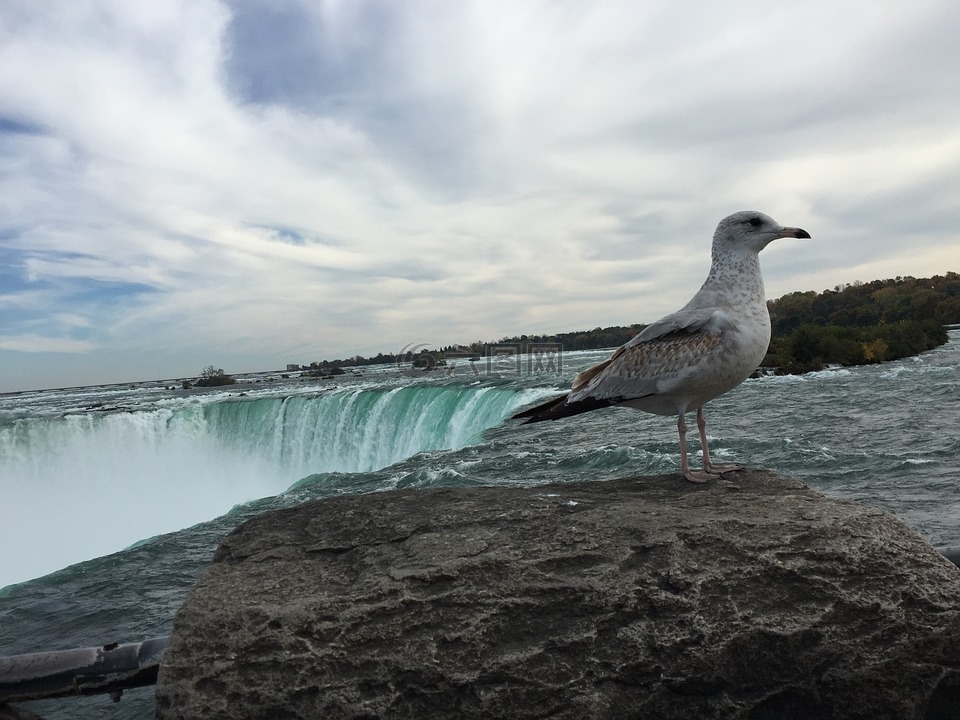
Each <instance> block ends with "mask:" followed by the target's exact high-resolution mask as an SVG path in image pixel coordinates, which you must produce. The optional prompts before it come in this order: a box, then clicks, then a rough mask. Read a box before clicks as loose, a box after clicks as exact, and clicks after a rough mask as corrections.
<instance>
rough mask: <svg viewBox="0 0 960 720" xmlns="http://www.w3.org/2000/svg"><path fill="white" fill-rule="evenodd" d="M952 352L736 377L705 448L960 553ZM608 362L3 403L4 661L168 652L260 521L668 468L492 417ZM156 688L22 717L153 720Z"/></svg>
mask: <svg viewBox="0 0 960 720" xmlns="http://www.w3.org/2000/svg"><path fill="white" fill-rule="evenodd" d="M958 341H960V333H958V332H956V331H954V332H952V333H951V342H950V343H948V344H947V345H945V346H943V347H941V348H938V349H937V350H934V351H932V352H929V353H926V354H924V355H923V356H920V357H918V358H911V359H907V360H904V361H900V362H895V363H887V364H884V365H876V366H869V367H862V368H851V369H841V370H834V371H826V372H821V373H813V374H810V375H805V376H801V377H765V378H759V379H756V380H749V381H747V382H746V383H744V384H743V385H741V386H740V387H739V388H737V389H736V390H735V391H733V392H731V393H729V394H728V395H726V396H724V397H722V398H719V399H717V400H715V401H714V402H712V403H711V404H710V405H709V406H708V412H707V420H708V423H709V427H708V434H709V437H710V443H711V452H712V454H713V455H714V456H715V457H716V458H717V459H718V460H719V461H721V462H731V461H735V462H741V463H744V464H747V465H752V466H762V467H768V468H771V469H774V470H776V471H778V472H781V473H782V474H785V475H791V476H794V477H799V478H801V479H803V480H804V481H806V482H807V483H808V484H810V485H811V486H813V487H815V488H817V489H819V490H821V491H822V492H824V493H826V494H828V495H833V496H836V497H843V498H847V499H854V500H859V501H862V502H866V503H870V504H873V505H877V506H879V507H883V508H884V509H887V510H889V511H891V512H893V513H895V514H897V515H898V516H899V517H901V518H902V519H903V520H904V521H905V522H907V523H908V524H910V525H911V526H912V527H914V528H915V529H917V531H918V532H920V533H921V534H922V535H924V536H925V537H926V538H928V539H929V540H930V542H932V543H934V544H936V545H949V544H960V490H958V488H957V482H956V480H957V478H958V477H960V472H958V470H960V438H958V428H960V382H958V380H960V343H958ZM608 354H609V353H608V352H587V353H572V354H567V355H565V356H564V357H563V367H562V370H561V371H559V372H556V371H554V370H555V368H552V369H551V371H550V372H541V373H538V374H535V373H530V372H527V371H526V368H525V367H521V366H518V367H517V368H511V369H510V371H501V370H500V369H498V368H497V367H478V366H470V365H463V366H457V367H454V368H447V369H444V370H443V371H442V372H440V371H435V372H434V373H431V374H429V375H427V376H416V377H414V376H411V375H409V374H404V373H400V372H398V371H397V369H396V368H381V369H379V370H377V371H375V372H366V373H364V374H363V375H361V376H350V377H347V378H343V377H341V378H337V379H336V380H335V381H315V382H311V383H300V382H295V381H290V382H287V383H285V384H279V383H273V384H270V383H259V384H249V385H242V386H234V387H232V388H230V389H228V390H227V391H222V390H217V391H207V392H190V393H185V392H183V391H179V390H177V391H171V390H167V389H165V388H163V387H162V385H160V384H143V385H135V386H125V387H122V388H117V387H113V388H83V389H79V390H71V391H51V392H45V393H24V394H21V395H17V396H3V397H0V504H2V506H3V508H4V509H7V508H14V509H15V510H14V511H13V512H7V513H4V517H5V521H4V524H3V526H2V528H0V548H2V550H0V586H2V585H8V586H7V587H6V588H5V589H3V590H0V655H9V654H15V653H21V652H31V651H35V650H50V649H57V648H68V647H76V646H86V645H98V644H102V643H105V642H109V641H118V642H130V641H137V640H141V639H144V638H147V637H153V636H158V635H166V634H168V633H169V632H170V628H171V622H172V618H173V615H174V613H175V612H176V610H177V608H178V607H179V605H180V603H181V602H182V600H183V597H184V595H185V594H186V592H187V590H188V589H189V587H190V585H191V584H192V582H193V581H194V580H195V579H196V577H197V576H198V575H199V573H200V572H201V571H202V570H203V568H204V567H205V566H206V564H207V563H208V562H209V560H210V557H211V555H212V553H213V550H214V548H215V547H216V545H217V543H218V542H219V541H220V539H221V538H222V537H223V536H224V535H225V534H226V533H227V532H229V531H230V529H232V528H233V527H235V526H236V525H237V524H238V523H240V522H242V521H243V520H244V519H246V518H248V517H250V516H252V515H254V514H256V513H259V512H263V511H264V510H269V509H273V508H278V507H284V506H289V505H292V504H296V503H299V502H303V501H304V500H309V499H315V498H323V497H330V496H333V495H340V494H355V493H364V492H377V491H384V490H390V489H393V488H398V487H431V486H439V485H445V486H464V485H530V484H538V483H546V482H567V481H573V480H584V479H595V480H604V479H609V478H614V477H623V476H629V475H638V474H639V475H643V474H661V473H672V472H676V470H677V468H678V465H679V454H678V447H677V437H676V425H675V422H673V421H672V420H671V419H669V418H665V417H658V416H651V415H644V414H642V413H638V412H635V411H630V410H616V409H611V410H603V411H598V412H595V413H590V414H587V415H584V416H580V417H577V418H571V419H567V420H563V421H558V422H551V423H539V424H535V425H518V424H516V423H514V422H509V421H507V418H508V417H509V415H510V414H511V413H512V412H514V411H515V410H517V409H519V408H520V407H523V406H525V405H527V404H529V403H531V402H533V401H534V400H537V399H539V398H543V397H547V396H549V395H551V394H552V393H554V392H556V391H557V390H558V388H561V387H563V386H564V385H567V384H568V383H569V381H570V379H571V378H572V376H573V375H574V374H575V373H576V372H577V371H578V370H580V369H583V368H584V367H586V366H588V365H590V364H592V363H594V362H596V361H598V360H600V359H603V358H605V357H606V356H607V355H608ZM240 393H244V395H243V396H241V395H240ZM98 403H99V405H98ZM692 445H693V448H692V450H693V451H696V450H697V447H696V445H697V443H696V442H694V443H692ZM677 481H678V482H681V480H680V479H679V477H678V480H677ZM8 518H9V520H8ZM9 583H19V584H12V585H9ZM151 692H152V691H151V690H150V689H144V690H140V691H131V692H128V693H127V694H126V695H125V696H124V699H123V700H122V701H121V702H120V703H118V704H116V705H113V704H112V703H111V702H110V701H109V699H107V698H103V697H93V698H83V699H79V698H78V699H65V700H59V701H49V702H47V703H41V704H36V705H35V706H33V708H34V709H35V710H36V711H38V712H42V714H43V715H44V717H47V718H58V717H62V718H68V717H70V718H84V717H89V718H101V717H117V718H148V717H152V704H151Z"/></svg>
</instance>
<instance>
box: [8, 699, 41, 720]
mask: <svg viewBox="0 0 960 720" xmlns="http://www.w3.org/2000/svg"><path fill="white" fill-rule="evenodd" d="M0 720H43V718H42V717H40V716H39V715H37V714H36V713H34V712H30V711H29V710H26V709H25V708H22V707H20V706H19V705H7V704H6V703H0Z"/></svg>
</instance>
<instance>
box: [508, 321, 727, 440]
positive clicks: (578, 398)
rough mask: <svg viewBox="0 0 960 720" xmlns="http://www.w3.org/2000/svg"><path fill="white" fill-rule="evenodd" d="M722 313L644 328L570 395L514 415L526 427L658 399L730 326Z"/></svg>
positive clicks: (576, 382) (582, 375) (587, 372)
mask: <svg viewBox="0 0 960 720" xmlns="http://www.w3.org/2000/svg"><path fill="white" fill-rule="evenodd" d="M731 324H732V323H731V321H730V318H729V317H728V316H727V315H726V313H724V312H723V311H722V310H720V309H719V308H697V309H687V308H684V309H683V310H680V311H678V312H675V313H673V314H672V315H667V316H666V317H665V318H663V319H662V320H659V321H657V322H655V323H654V324H653V325H650V326H648V327H646V328H644V330H643V332H641V333H640V334H639V335H637V336H636V337H635V338H633V339H632V340H630V342H628V343H626V344H625V345H623V346H621V347H620V348H618V349H617V351H616V352H614V353H613V355H612V356H611V357H610V359H609V360H604V361H603V362H602V363H599V364H598V365H594V366H593V367H590V368H587V369H586V370H584V371H583V372H581V373H579V374H578V375H577V376H576V377H575V378H574V379H573V384H572V386H571V388H570V392H569V393H567V394H566V395H561V396H559V397H555V398H552V399H550V400H547V401H546V402H544V403H541V404H540V405H537V406H535V407H532V408H528V409H527V410H524V411H522V412H519V413H517V414H516V415H514V416H513V417H514V418H520V419H523V420H524V421H525V422H528V423H531V422H540V421H542V420H558V419H560V418H563V417H569V416H570V415H579V414H580V413H584V412H589V411H591V410H596V409H598V408H602V407H609V406H610V405H618V404H620V403H622V402H624V401H627V400H635V399H638V398H642V397H648V396H650V395H656V394H658V393H660V392H664V391H665V390H668V389H670V388H672V387H675V386H676V383H677V382H682V376H684V375H685V374H687V373H689V372H690V371H691V367H693V366H695V365H697V364H698V361H699V360H701V359H702V358H703V357H704V356H706V355H708V354H709V352H710V351H711V350H712V349H714V348H716V347H717V345H719V343H720V340H721V338H722V336H723V333H724V331H725V330H726V329H728V328H729V327H731Z"/></svg>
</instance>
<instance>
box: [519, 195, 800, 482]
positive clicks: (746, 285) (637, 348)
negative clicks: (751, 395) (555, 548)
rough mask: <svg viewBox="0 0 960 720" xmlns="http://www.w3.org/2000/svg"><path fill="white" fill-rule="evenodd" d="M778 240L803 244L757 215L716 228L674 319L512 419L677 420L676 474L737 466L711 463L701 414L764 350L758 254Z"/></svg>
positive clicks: (794, 232)
mask: <svg viewBox="0 0 960 720" xmlns="http://www.w3.org/2000/svg"><path fill="white" fill-rule="evenodd" d="M782 237H794V238H809V237H810V235H809V233H807V232H806V231H805V230H801V229H799V228H788V227H783V226H782V225H779V224H778V223H776V222H775V221H774V220H773V219H772V218H770V217H768V216H767V215H764V214H763V213H759V212H755V211H743V212H738V213H734V214H733V215H730V216H729V217H726V218H724V219H723V220H721V221H720V224H719V225H718V226H717V230H716V232H715V233H714V235H713V247H712V264H711V266H710V273H709V275H708V276H707V279H706V281H705V282H704V283H703V286H702V287H701V288H700V290H699V291H698V292H697V294H696V295H694V296H693V298H691V300H690V302H688V303H687V304H686V305H684V306H683V307H682V308H681V309H680V310H678V311H677V312H675V313H673V314H671V315H667V316H666V317H664V318H661V319H660V320H658V321H657V322H655V323H653V324H652V325H649V326H648V327H646V328H645V329H644V330H643V332H641V333H640V334H639V335H637V336H636V337H635V338H633V339H632V340H630V342H628V343H627V344H625V345H623V346H622V347H620V348H618V349H617V351H616V352H614V354H613V355H612V356H611V357H610V359H609V360H605V361H604V362H602V363H600V364H598V365H595V366H593V367H591V368H589V369H587V370H584V371H583V372H582V373H580V374H579V375H577V376H576V377H575V378H574V380H573V384H572V386H571V389H570V392H568V393H567V394H566V395H564V396H563V397H560V398H555V399H553V400H550V401H549V402H546V403H543V404H542V405H538V406H537V407H534V408H531V409H529V410H525V411H524V412H521V413H518V414H517V415H515V416H514V417H517V418H524V419H525V420H526V422H539V421H542V420H557V419H560V418H563V417H568V416H570V415H577V414H580V413H582V412H587V411H590V410H595V409H597V408H601V407H609V406H618V405H622V406H625V407H631V408H635V409H637V410H643V411H645V412H650V413H655V414H658V415H677V416H678V423H677V427H678V430H679V432H680V450H681V472H682V473H683V476H684V477H685V478H687V479H688V480H691V481H693V482H704V481H706V480H709V479H710V478H712V477H716V476H718V475H719V474H721V473H723V472H728V471H730V470H734V469H739V467H738V466H730V467H719V466H716V465H713V464H712V463H711V462H710V456H709V452H708V450H707V442H706V423H705V421H704V419H703V406H704V405H705V404H706V403H707V402H709V401H710V400H712V399H713V398H715V397H717V396H719V395H722V394H723V393H725V392H728V391H730V390H732V389H733V388H735V387H736V386H737V385H739V384H740V383H741V382H743V381H744V380H746V379H747V378H748V377H750V374H751V373H752V372H753V371H754V370H755V369H756V367H757V365H759V364H760V361H761V360H762V359H763V356H764V354H765V353H766V351H767V346H768V345H769V343H770V315H769V313H768V312H767V303H766V299H765V296H764V289H763V276H762V275H761V273H760V259H759V252H760V251H761V250H762V249H763V248H764V247H766V246H767V244H768V243H770V242H771V241H772V240H774V239H776V238H782ZM691 410H696V411H697V425H698V427H699V429H700V440H701V443H702V446H703V461H704V470H703V472H695V471H691V470H690V469H689V466H688V464H687V453H686V439H685V436H686V424H685V422H684V415H685V414H686V413H687V412H690V411H691Z"/></svg>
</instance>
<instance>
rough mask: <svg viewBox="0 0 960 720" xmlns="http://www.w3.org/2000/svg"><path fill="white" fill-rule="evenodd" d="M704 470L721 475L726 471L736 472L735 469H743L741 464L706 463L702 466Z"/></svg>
mask: <svg viewBox="0 0 960 720" xmlns="http://www.w3.org/2000/svg"><path fill="white" fill-rule="evenodd" d="M703 469H704V471H705V472H708V473H710V474H711V475H723V474H724V473H728V472H737V470H743V465H713V464H710V465H706V466H704V468H703Z"/></svg>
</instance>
